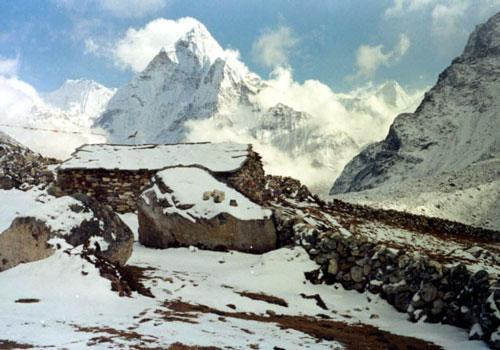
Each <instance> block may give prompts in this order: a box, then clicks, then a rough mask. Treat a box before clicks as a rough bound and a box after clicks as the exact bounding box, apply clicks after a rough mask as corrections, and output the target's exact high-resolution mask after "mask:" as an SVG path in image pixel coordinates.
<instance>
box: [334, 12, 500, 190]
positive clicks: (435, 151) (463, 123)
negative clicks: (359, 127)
mask: <svg viewBox="0 0 500 350" xmlns="http://www.w3.org/2000/svg"><path fill="white" fill-rule="evenodd" d="M499 76H500V13H497V14H496V15H495V16H493V17H492V18H490V19H489V20H488V21H487V22H486V23H484V24H482V25H479V26H477V27H476V29H475V30H474V32H473V33H472V34H471V35H470V37H469V40H468V43H467V45H466V47H465V49H464V52H463V53H462V55H461V56H459V57H458V58H456V59H455V60H453V62H452V64H451V65H450V66H449V67H448V68H447V69H445V70H444V71H443V72H442V73H441V74H440V75H439V78H438V81H437V83H436V85H435V86H434V87H433V88H432V89H431V90H430V91H429V92H428V93H426V96H425V98H424V100H423V101H422V103H421V104H420V106H419V107H418V108H417V110H416V111H415V113H409V114H401V115H399V116H398V117H397V118H396V119H395V121H394V123H393V124H392V126H391V128H390V130H389V134H388V135H387V137H386V138H385V140H383V141H381V142H378V143H374V144H372V145H370V146H368V147H366V148H365V149H364V150H363V151H362V152H361V153H360V154H358V155H357V156H356V157H355V158H354V159H352V160H351V161H350V162H349V163H348V164H347V166H346V167H345V168H344V170H343V172H342V174H341V175H340V177H339V178H338V179H337V180H336V181H335V184H334V185H333V187H332V189H331V192H330V193H331V194H338V193H346V192H356V191H362V190H366V189H371V188H375V187H379V186H381V185H383V184H386V183H396V182H400V181H404V180H406V179H409V178H425V177H426V176H430V175H436V174H440V173H444V172H460V171H461V170H462V169H465V168H467V167H470V166H474V167H477V168H478V172H480V169H481V166H482V164H483V163H484V162H489V163H491V162H500V137H499V134H498V132H497V131H496V132H495V131H494V130H499V129H500V118H499V113H500V102H499V101H500V79H499V78H498V77H499ZM463 181H464V182H467V179H465V178H464V179H463Z"/></svg>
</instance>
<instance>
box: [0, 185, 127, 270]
mask: <svg viewBox="0 0 500 350" xmlns="http://www.w3.org/2000/svg"><path fill="white" fill-rule="evenodd" d="M27 198H29V197H27ZM23 207H24V208H29V209H25V210H20V211H19V213H18V214H16V215H15V217H13V220H12V223H11V225H10V226H9V227H8V228H7V229H6V230H4V231H2V232H0V271H4V270H6V269H9V268H12V267H14V266H17V265H18V264H21V263H26V262H31V261H36V260H40V259H44V258H47V257H49V256H50V255H52V254H53V252H54V250H53V249H54V247H57V246H60V245H62V244H64V245H66V244H69V245H71V246H73V247H78V246H83V250H84V251H85V252H86V253H90V254H95V255H97V256H99V257H103V258H106V259H107V260H109V261H111V262H113V263H116V264H119V265H123V264H125V263H126V262H127V260H128V258H129V257H130V255H131V254H132V245H133V234H132V232H131V231H130V229H129V228H128V226H127V225H126V224H125V223H123V222H122V221H121V220H120V218H119V217H118V216H117V215H116V214H115V213H114V212H113V211H112V210H111V209H109V208H107V207H105V206H102V205H100V204H99V203H97V202H95V201H94V200H92V199H90V198H88V197H85V196H83V195H75V196H74V197H69V196H65V197H60V198H54V197H51V196H46V195H40V196H33V203H30V202H29V200H28V201H27V202H26V203H24V205H23Z"/></svg>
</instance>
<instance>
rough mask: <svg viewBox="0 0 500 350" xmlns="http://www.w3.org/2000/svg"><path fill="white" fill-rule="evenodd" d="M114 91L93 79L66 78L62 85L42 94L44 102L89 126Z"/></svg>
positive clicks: (103, 108) (102, 109) (102, 110)
mask: <svg viewBox="0 0 500 350" xmlns="http://www.w3.org/2000/svg"><path fill="white" fill-rule="evenodd" d="M115 92H116V89H114V88H111V89H109V88H107V87H105V86H103V85H101V84H99V83H97V82H95V81H93V80H88V79H78V80H66V81H65V82H64V83H63V85H62V86H61V87H60V88H59V89H57V90H55V91H52V92H49V93H47V94H45V96H43V98H44V100H45V102H46V103H47V104H49V105H51V106H53V107H56V108H59V109H61V110H63V111H66V112H67V113H68V114H70V115H73V116H75V119H76V118H77V119H78V120H77V121H78V122H79V123H81V124H84V125H86V126H91V125H92V124H93V123H94V121H95V119H96V118H97V117H98V116H99V115H101V113H102V112H104V110H105V108H106V106H107V104H108V101H109V99H110V98H111V97H112V96H113V94H114V93H115Z"/></svg>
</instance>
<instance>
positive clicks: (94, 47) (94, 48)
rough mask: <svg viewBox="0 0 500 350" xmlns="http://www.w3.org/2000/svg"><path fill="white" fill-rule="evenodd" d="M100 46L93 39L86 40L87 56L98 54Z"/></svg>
mask: <svg viewBox="0 0 500 350" xmlns="http://www.w3.org/2000/svg"><path fill="white" fill-rule="evenodd" d="M99 49H100V46H99V44H97V43H96V42H95V41H94V39H92V38H87V39H85V51H84V52H85V54H97V52H98V51H99Z"/></svg>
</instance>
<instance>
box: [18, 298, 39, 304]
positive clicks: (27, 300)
mask: <svg viewBox="0 0 500 350" xmlns="http://www.w3.org/2000/svg"><path fill="white" fill-rule="evenodd" d="M39 302H40V299H34V298H21V299H17V300H16V301H15V303H20V304H34V303H39Z"/></svg>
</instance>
